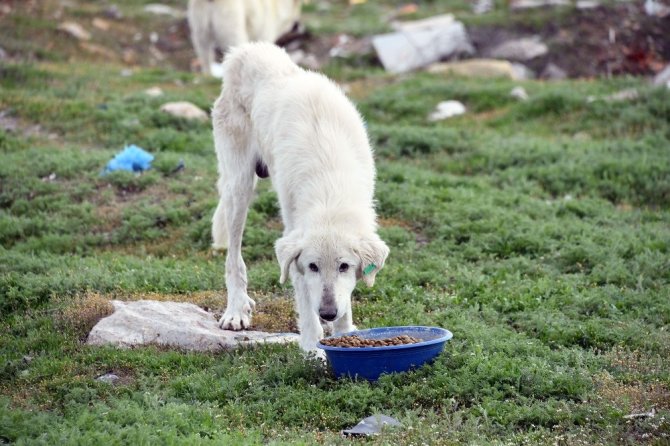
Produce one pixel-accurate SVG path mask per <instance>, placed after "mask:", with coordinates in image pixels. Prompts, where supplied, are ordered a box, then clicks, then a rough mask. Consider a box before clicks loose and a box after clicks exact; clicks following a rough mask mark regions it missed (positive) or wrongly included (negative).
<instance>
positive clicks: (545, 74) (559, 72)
mask: <svg viewBox="0 0 670 446" xmlns="http://www.w3.org/2000/svg"><path fill="white" fill-rule="evenodd" d="M540 77H541V78H543V79H549V80H562V79H566V78H567V77H568V73H566V72H565V70H563V69H562V68H561V67H559V66H558V65H555V64H553V63H549V64H548V65H547V66H546V67H545V68H544V70H543V71H542V74H540Z"/></svg>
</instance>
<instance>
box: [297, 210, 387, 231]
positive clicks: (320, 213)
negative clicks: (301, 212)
mask: <svg viewBox="0 0 670 446" xmlns="http://www.w3.org/2000/svg"><path fill="white" fill-rule="evenodd" d="M306 217H307V218H305V220H304V221H302V222H300V223H299V225H300V226H304V227H305V228H323V229H326V228H333V229H334V228H342V229H343V230H344V231H345V232H350V231H351V228H356V229H357V230H358V231H361V232H362V233H372V232H374V231H376V230H377V221H376V220H377V219H376V216H375V212H374V210H372V209H361V208H360V207H348V206H346V205H345V206H318V209H314V210H313V211H312V212H310V213H309V214H307V216H306Z"/></svg>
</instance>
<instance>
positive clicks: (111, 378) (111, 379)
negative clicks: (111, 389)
mask: <svg viewBox="0 0 670 446" xmlns="http://www.w3.org/2000/svg"><path fill="white" fill-rule="evenodd" d="M119 379H120V378H119V376H118V375H115V374H113V373H106V374H104V375H102V376H98V377H97V378H95V380H96V381H100V382H103V383H107V384H114V383H115V382H117V381H118V380H119Z"/></svg>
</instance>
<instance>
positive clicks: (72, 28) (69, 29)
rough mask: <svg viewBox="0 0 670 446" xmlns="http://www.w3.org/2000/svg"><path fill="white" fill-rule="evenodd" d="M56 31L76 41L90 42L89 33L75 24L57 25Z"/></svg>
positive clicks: (64, 23)
mask: <svg viewBox="0 0 670 446" xmlns="http://www.w3.org/2000/svg"><path fill="white" fill-rule="evenodd" d="M58 30H60V31H63V32H65V33H67V34H69V35H70V36H72V37H74V38H75V39H77V40H91V33H89V32H88V31H86V30H85V29H84V27H83V26H81V25H80V24H79V23H75V22H63V23H61V24H60V25H58Z"/></svg>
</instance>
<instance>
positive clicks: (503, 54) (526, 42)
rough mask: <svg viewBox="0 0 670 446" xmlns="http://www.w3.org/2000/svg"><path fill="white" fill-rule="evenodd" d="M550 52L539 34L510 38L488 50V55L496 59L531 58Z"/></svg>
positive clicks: (522, 59) (524, 59) (523, 59)
mask: <svg viewBox="0 0 670 446" xmlns="http://www.w3.org/2000/svg"><path fill="white" fill-rule="evenodd" d="M548 52H549V48H548V47H547V45H546V44H545V43H544V42H542V41H541V40H540V37H539V36H534V37H525V38H522V39H516V40H508V41H506V42H503V43H501V44H499V45H497V46H495V47H494V48H492V49H491V50H489V51H488V54H487V55H488V56H489V57H493V58H495V59H509V60H521V61H526V60H531V59H535V58H536V57H540V56H544V55H545V54H547V53H548Z"/></svg>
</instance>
